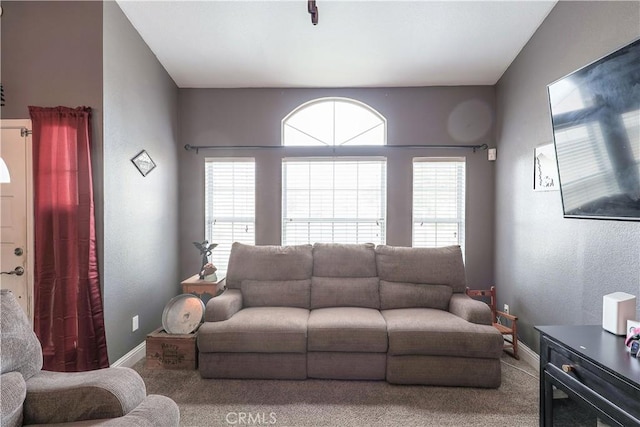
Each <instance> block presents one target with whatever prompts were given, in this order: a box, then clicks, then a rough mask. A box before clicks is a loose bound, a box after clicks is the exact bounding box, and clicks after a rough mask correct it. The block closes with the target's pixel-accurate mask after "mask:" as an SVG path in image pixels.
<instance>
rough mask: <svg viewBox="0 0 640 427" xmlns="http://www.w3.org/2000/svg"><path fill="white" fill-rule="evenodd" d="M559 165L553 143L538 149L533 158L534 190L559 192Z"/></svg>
mask: <svg viewBox="0 0 640 427" xmlns="http://www.w3.org/2000/svg"><path fill="white" fill-rule="evenodd" d="M559 189H560V183H559V182H558V165H557V163H556V152H555V149H554V147H553V143H549V144H545V145H541V146H539V147H536V148H535V150H534V156H533V190H534V191H558V190H559Z"/></svg>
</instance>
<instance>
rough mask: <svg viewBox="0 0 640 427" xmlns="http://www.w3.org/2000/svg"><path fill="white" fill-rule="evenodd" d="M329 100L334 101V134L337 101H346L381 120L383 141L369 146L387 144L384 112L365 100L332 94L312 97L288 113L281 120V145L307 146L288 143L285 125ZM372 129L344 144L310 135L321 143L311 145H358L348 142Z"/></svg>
mask: <svg viewBox="0 0 640 427" xmlns="http://www.w3.org/2000/svg"><path fill="white" fill-rule="evenodd" d="M329 102H332V103H334V116H333V121H332V126H333V129H334V132H333V134H334V135H335V121H336V120H335V118H336V116H335V103H337V102H344V103H348V104H352V105H356V106H358V107H360V108H362V109H363V110H366V111H367V112H369V113H371V114H372V115H374V116H375V117H377V118H378V119H379V120H380V122H381V123H380V125H381V126H382V128H383V131H382V135H383V136H382V142H381V143H380V144H373V145H368V146H372V147H381V146H386V145H387V119H386V118H385V117H384V116H383V115H382V114H380V112H378V111H377V110H376V109H375V108H373V107H371V106H370V105H368V104H365V103H364V102H361V101H358V100H356V99H352V98H345V97H339V96H332V97H322V98H316V99H312V100H310V101H307V102H305V103H303V104H300V105H298V106H297V107H296V108H295V109H293V110H292V111H291V112H290V113H289V114H287V115H286V116H285V117H284V118H283V119H282V120H281V122H280V138H281V139H280V144H281V146H283V147H305V146H306V145H295V144H287V143H286V141H285V135H286V132H285V127H286V126H291V125H288V124H287V122H288V121H289V120H290V119H291V118H293V117H294V116H295V115H296V114H298V113H300V112H302V111H304V110H306V109H308V108H310V107H313V106H315V105H319V104H323V103H329ZM291 127H292V128H294V129H297V128H295V127H294V126H291ZM376 127H377V126H376ZM371 129H373V128H370V129H368V130H367V131H365V132H363V133H360V134H358V135H356V136H355V137H352V138H350V139H349V140H347V141H345V142H343V143H342V144H335V140H334V143H333V144H327V143H324V142H322V141H320V140H319V139H318V138H315V137H313V136H311V135H309V136H310V137H311V138H313V139H316V140H318V141H319V143H318V144H317V145H310V146H315V147H349V146H358V145H359V144H357V145H349V144H347V142H348V141H350V140H352V139H354V138H357V137H358V136H360V135H362V134H364V133H366V132H368V131H369V130H371ZM297 130H298V131H299V132H303V133H305V132H304V131H302V130H300V129H297ZM359 146H362V145H359Z"/></svg>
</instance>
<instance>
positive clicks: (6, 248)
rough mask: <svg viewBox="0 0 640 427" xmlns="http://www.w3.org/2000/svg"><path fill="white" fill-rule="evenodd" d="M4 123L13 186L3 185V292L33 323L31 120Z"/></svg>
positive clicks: (2, 149)
mask: <svg viewBox="0 0 640 427" xmlns="http://www.w3.org/2000/svg"><path fill="white" fill-rule="evenodd" d="M1 122H2V124H1V128H2V137H1V138H0V156H1V157H2V159H3V160H4V162H5V163H6V164H7V167H8V169H9V174H10V176H11V182H9V183H2V184H0V272H2V273H3V274H0V288H2V289H10V290H11V291H12V292H13V293H14V295H15V296H16V298H17V299H18V302H19V303H20V306H21V307H22V308H23V309H24V311H25V313H27V316H28V317H29V319H31V321H32V322H33V271H32V270H33V232H32V230H33V190H32V188H33V184H32V176H33V175H32V166H31V163H32V162H31V135H30V134H27V132H25V130H27V129H29V130H30V129H31V120H2V121H1ZM23 129H24V130H23Z"/></svg>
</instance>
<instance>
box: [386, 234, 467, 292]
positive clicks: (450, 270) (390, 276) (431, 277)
mask: <svg viewBox="0 0 640 427" xmlns="http://www.w3.org/2000/svg"><path fill="white" fill-rule="evenodd" d="M376 263H377V267H378V276H379V277H380V280H386V281H388V282H403V283H427V284H430V285H449V286H451V288H452V289H453V292H464V291H465V289H466V286H467V285H466V277H465V271H464V262H463V260H462V251H461V250H460V246H446V247H442V248H406V247H399V246H387V245H379V246H377V247H376Z"/></svg>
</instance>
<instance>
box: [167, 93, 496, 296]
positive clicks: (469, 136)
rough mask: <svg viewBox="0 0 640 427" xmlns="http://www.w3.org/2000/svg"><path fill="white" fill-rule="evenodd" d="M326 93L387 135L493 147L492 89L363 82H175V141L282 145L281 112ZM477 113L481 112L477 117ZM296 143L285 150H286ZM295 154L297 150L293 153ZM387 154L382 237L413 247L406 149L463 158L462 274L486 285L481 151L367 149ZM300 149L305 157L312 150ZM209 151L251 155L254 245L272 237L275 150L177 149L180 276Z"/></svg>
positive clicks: (488, 258)
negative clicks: (361, 110)
mask: <svg viewBox="0 0 640 427" xmlns="http://www.w3.org/2000/svg"><path fill="white" fill-rule="evenodd" d="M326 96H342V97H348V98H353V99H357V100H359V101H362V102H364V103H366V104H368V105H370V106H371V107H373V108H375V109H376V110H377V111H379V112H380V113H381V114H382V115H383V116H385V117H386V118H387V125H388V133H387V143H388V144H389V145H394V144H447V145H451V144H461V143H462V144H481V143H487V144H488V145H489V146H493V145H494V142H493V141H494V131H493V129H494V128H493V116H494V102H495V101H494V88H493V87H489V86H482V87H477V86H473V87H471V86H470V87H431V88H375V89H374V88H371V89H180V92H179V123H180V143H181V144H182V145H184V144H190V145H220V146H229V147H233V146H241V145H268V146H278V145H280V124H281V120H282V118H283V117H285V116H286V115H287V114H288V113H289V112H291V111H292V110H293V109H295V108H296V107H297V106H299V105H300V104H302V103H304V102H307V101H309V100H312V99H316V98H320V97H326ZM479 117H480V118H482V117H485V118H486V120H482V119H480V120H478V118H479ZM295 152H296V151H295V150H293V149H292V150H287V151H286V153H287V155H294V154H293V153H295ZM297 153H298V155H300V154H302V152H301V151H298V152H297ZM372 153H376V154H384V155H386V156H387V175H388V193H387V194H388V196H387V197H388V215H387V219H388V225H387V243H388V244H391V245H405V246H409V245H411V192H412V184H411V177H412V164H411V162H412V157H420V156H440V157H443V156H465V157H466V158H467V183H468V188H467V235H466V246H467V249H466V262H467V273H468V282H469V284H470V285H471V286H474V287H482V286H487V285H490V284H492V283H493V279H494V277H493V205H494V195H493V192H494V186H493V179H494V164H493V163H491V162H488V161H487V158H486V152H484V151H482V152H477V153H473V152H471V151H466V150H454V149H410V150H409V149H407V150H404V149H396V150H384V149H383V150H379V151H372ZM312 154H313V150H305V151H304V154H303V155H312ZM216 155H226V156H238V157H239V156H249V157H255V158H256V181H257V188H256V243H257V244H280V232H281V225H280V224H281V218H280V214H281V202H280V196H281V160H282V157H283V151H281V150H253V151H243V150H233V149H229V150H224V151H223V152H220V151H207V150H203V151H200V153H199V154H196V153H195V152H187V151H184V150H182V151H181V154H180V190H179V192H180V206H181V212H180V215H181V221H180V236H181V237H180V239H181V242H180V248H181V258H180V260H181V264H180V268H181V274H182V276H184V277H187V276H189V275H192V274H195V273H196V272H197V269H198V267H199V264H198V257H197V252H196V250H195V249H194V248H193V246H192V245H191V242H192V241H201V240H202V239H203V236H204V159H205V157H213V156H216Z"/></svg>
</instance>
